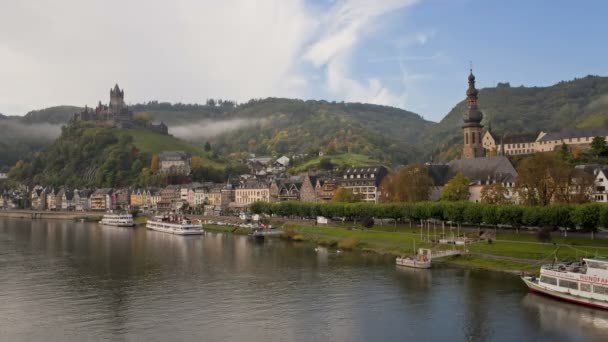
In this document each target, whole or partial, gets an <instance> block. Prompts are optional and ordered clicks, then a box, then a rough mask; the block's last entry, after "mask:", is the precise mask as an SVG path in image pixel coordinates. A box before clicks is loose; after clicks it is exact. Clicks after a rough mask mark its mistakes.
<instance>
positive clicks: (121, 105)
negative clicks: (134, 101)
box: [72, 84, 169, 134]
mask: <svg viewBox="0 0 608 342" xmlns="http://www.w3.org/2000/svg"><path fill="white" fill-rule="evenodd" d="M72 121H75V122H76V121H87V122H94V123H95V124H97V125H99V126H106V127H116V128H145V129H149V130H152V131H155V132H158V133H161V134H168V133H169V129H168V127H167V125H165V123H164V122H160V123H144V122H141V121H138V120H136V119H135V116H134V114H133V111H132V110H130V109H129V107H128V106H127V105H126V104H125V92H124V89H120V88H119V87H118V84H116V85H115V86H114V88H113V89H110V103H109V105H107V106H106V105H104V104H102V103H101V101H99V104H98V105H97V107H96V108H95V109H90V108H88V107H87V106H85V107H84V110H83V111H82V112H80V113H75V114H74V116H73V117H72Z"/></svg>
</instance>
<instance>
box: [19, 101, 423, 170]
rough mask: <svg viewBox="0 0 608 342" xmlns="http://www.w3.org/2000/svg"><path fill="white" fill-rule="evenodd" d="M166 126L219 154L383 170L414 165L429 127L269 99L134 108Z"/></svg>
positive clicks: (63, 109)
mask: <svg viewBox="0 0 608 342" xmlns="http://www.w3.org/2000/svg"><path fill="white" fill-rule="evenodd" d="M80 109H81V108H79V107H71V106H60V107H52V108H47V109H44V110H39V111H33V112H30V113H28V114H27V115H26V116H25V117H23V119H21V121H22V122H24V123H28V124H31V123H43V122H45V123H60V124H64V123H66V122H67V121H68V120H69V119H70V118H71V117H72V114H73V113H74V112H76V111H78V110H80ZM131 109H132V110H133V111H135V112H136V113H141V112H145V113H148V114H149V115H150V117H151V118H152V119H154V120H157V121H164V122H166V123H167V124H168V125H169V133H171V134H174V135H176V136H177V137H180V138H183V139H187V140H189V141H191V142H192V143H194V144H197V145H200V146H202V145H203V144H204V143H205V142H206V141H210V142H211V143H212V145H213V147H214V150H215V151H216V152H217V153H218V154H220V155H223V156H232V157H233V158H235V159H236V158H241V157H245V156H246V155H247V154H248V153H255V154H258V155H279V154H287V155H294V154H309V155H313V154H315V155H316V154H317V153H318V152H319V151H323V152H325V153H327V154H330V155H338V154H343V153H355V154H364V155H367V156H369V157H371V158H373V159H375V160H378V161H381V162H383V163H385V164H389V165H390V164H403V163H406V162H407V161H413V160H417V158H418V156H419V155H420V153H419V152H418V151H417V149H416V147H415V146H414V144H415V143H416V142H417V141H418V140H419V139H420V138H421V137H422V136H423V133H424V131H425V130H427V129H428V128H429V127H431V126H432V125H433V123H432V122H429V121H425V120H424V119H422V117H421V116H419V115H418V114H415V113H412V112H408V111H405V110H402V109H398V108H392V107H386V106H377V105H371V104H359V103H335V102H332V103H330V102H326V101H302V100H291V99H277V98H268V99H264V100H252V101H249V102H247V103H245V104H241V105H238V106H236V105H234V103H233V102H230V101H221V102H220V101H217V102H211V103H209V102H208V103H207V104H205V105H197V104H179V103H178V104H169V103H158V102H149V103H147V104H135V105H132V106H131Z"/></svg>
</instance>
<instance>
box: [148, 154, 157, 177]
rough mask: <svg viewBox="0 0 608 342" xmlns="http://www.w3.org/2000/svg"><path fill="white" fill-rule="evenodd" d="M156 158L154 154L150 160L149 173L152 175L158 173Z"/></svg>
mask: <svg viewBox="0 0 608 342" xmlns="http://www.w3.org/2000/svg"><path fill="white" fill-rule="evenodd" d="M158 168H159V165H158V156H157V155H156V154H155V155H153V156H152V160H150V171H152V173H156V172H158Z"/></svg>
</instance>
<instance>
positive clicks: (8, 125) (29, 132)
mask: <svg viewBox="0 0 608 342" xmlns="http://www.w3.org/2000/svg"><path fill="white" fill-rule="evenodd" d="M60 134H61V125H52V124H48V123H37V124H24V123H21V122H18V121H13V120H1V121H0V141H4V142H6V143H17V142H18V141H41V140H54V139H56V138H57V137H59V135H60ZM15 139H16V140H18V141H15Z"/></svg>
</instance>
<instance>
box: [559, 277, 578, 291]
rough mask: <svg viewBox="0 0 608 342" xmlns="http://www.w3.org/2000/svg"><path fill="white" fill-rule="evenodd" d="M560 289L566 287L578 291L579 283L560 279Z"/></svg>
mask: <svg viewBox="0 0 608 342" xmlns="http://www.w3.org/2000/svg"><path fill="white" fill-rule="evenodd" d="M559 287H565V288H568V289H573V290H578V283H577V282H575V281H570V280H564V279H560V280H559Z"/></svg>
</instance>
